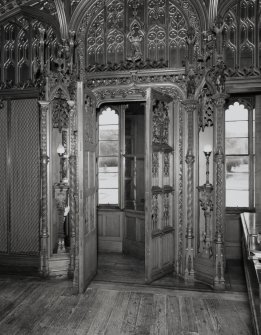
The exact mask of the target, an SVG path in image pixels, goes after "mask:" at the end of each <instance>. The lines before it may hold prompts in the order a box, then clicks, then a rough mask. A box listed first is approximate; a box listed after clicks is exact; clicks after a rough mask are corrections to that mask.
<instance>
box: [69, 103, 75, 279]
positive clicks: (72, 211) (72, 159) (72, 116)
mask: <svg viewBox="0 0 261 335" xmlns="http://www.w3.org/2000/svg"><path fill="white" fill-rule="evenodd" d="M68 105H69V107H70V116H69V117H70V157H69V167H70V181H69V184H70V193H69V206H70V265H69V273H68V275H69V277H70V278H73V274H74V269H75V238H76V233H75V226H76V203H75V192H76V181H77V176H76V155H75V150H76V135H75V109H74V107H75V103H74V101H68Z"/></svg>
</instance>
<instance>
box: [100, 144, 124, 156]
mask: <svg viewBox="0 0 261 335" xmlns="http://www.w3.org/2000/svg"><path fill="white" fill-rule="evenodd" d="M118 153H119V142H118V141H100V142H99V155H100V156H117V155H118Z"/></svg>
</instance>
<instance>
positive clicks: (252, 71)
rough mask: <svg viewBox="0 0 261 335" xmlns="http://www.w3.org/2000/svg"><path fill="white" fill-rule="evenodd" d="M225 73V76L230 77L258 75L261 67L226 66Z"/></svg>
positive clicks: (260, 73) (260, 74)
mask: <svg viewBox="0 0 261 335" xmlns="http://www.w3.org/2000/svg"><path fill="white" fill-rule="evenodd" d="M225 74H226V76H227V77H231V78H242V77H246V78H248V77H260V76H261V69H260V68H259V69H258V68H256V67H254V65H251V66H249V67H244V68H243V69H240V67H239V66H238V65H237V66H236V67H235V68H234V69H232V68H228V69H227V70H226V72H225Z"/></svg>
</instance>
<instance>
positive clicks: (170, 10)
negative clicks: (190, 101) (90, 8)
mask: <svg viewBox="0 0 261 335" xmlns="http://www.w3.org/2000/svg"><path fill="white" fill-rule="evenodd" d="M88 15H90V13H89V12H88ZM189 24H190V25H192V26H193V27H194V28H195V31H196V35H199V34H200V20H199V16H198V13H197V11H196V10H195V8H194V7H193V4H192V3H191V1H187V0H185V1H180V0H169V1H167V0H109V1H105V2H104V5H103V6H101V9H100V10H99V12H98V14H96V15H94V16H93V19H92V21H91V23H90V26H89V28H88V30H87V32H86V66H87V69H89V70H90V71H92V66H94V65H95V64H100V65H101V64H105V67H106V66H107V64H113V65H115V64H117V66H116V68H119V69H121V67H122V64H121V63H124V62H125V61H126V60H128V61H130V62H136V61H143V62H144V66H145V68H148V67H149V66H152V63H153V62H156V63H157V62H162V64H163V63H164V66H168V65H169V66H170V67H180V66H182V62H183V61H185V51H186V31H187V28H188V25H189ZM198 41H199V39H198ZM197 43H198V42H197ZM154 65H155V63H154Z"/></svg>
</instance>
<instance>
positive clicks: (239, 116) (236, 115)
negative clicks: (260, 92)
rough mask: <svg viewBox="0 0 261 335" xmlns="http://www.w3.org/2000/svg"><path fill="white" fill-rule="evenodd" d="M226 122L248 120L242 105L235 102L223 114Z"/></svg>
mask: <svg viewBox="0 0 261 335" xmlns="http://www.w3.org/2000/svg"><path fill="white" fill-rule="evenodd" d="M225 120H226V121H238V120H248V110H247V109H245V107H244V106H243V105H239V103H238V102H235V103H234V105H230V106H229V108H228V109H227V110H226V112H225Z"/></svg>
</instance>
